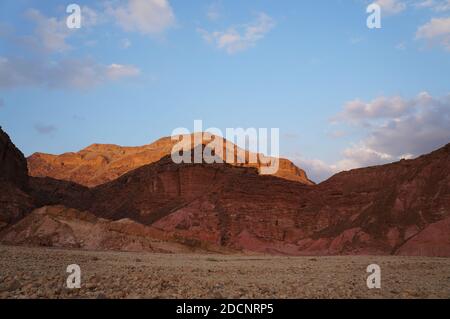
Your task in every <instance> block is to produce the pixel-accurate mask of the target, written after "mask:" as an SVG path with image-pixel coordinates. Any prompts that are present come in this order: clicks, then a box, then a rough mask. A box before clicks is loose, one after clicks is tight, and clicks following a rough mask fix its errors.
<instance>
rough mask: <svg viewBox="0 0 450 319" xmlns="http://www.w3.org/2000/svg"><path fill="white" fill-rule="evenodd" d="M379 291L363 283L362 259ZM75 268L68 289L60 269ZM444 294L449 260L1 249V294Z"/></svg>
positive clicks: (448, 293)
mask: <svg viewBox="0 0 450 319" xmlns="http://www.w3.org/2000/svg"><path fill="white" fill-rule="evenodd" d="M372 263H377V264H379V265H380V267H381V270H382V288H381V289H379V290H377V289H375V290H369V289H368V288H367V286H366V279H367V276H368V274H367V273H366V268H367V266H368V265H369V264H372ZM69 264H78V265H79V266H80V267H81V271H82V274H81V286H82V287H81V289H73V290H70V289H67V288H66V286H65V285H66V279H67V276H68V275H69V274H67V273H66V267H67V266H68V265H69ZM24 297H25V298H29V297H31V298H450V259H448V258H447V259H445V258H417V257H274V256H257V255H255V256H239V255H232V256H229V255H228V256H224V255H188V254H174V255H165V254H150V253H123V252H121V253H119V252H89V251H76V250H60V249H47V248H25V247H12V246H0V298H24Z"/></svg>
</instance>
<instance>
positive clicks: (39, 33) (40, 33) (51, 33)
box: [26, 9, 70, 52]
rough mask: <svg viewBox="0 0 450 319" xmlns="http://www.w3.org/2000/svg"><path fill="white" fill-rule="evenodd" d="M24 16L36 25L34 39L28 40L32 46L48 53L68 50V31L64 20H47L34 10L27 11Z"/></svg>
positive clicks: (52, 18)
mask: <svg viewBox="0 0 450 319" xmlns="http://www.w3.org/2000/svg"><path fill="white" fill-rule="evenodd" d="M26 16H27V17H28V18H29V19H30V20H32V21H33V22H34V23H35V24H36V29H35V37H31V38H29V40H30V41H31V42H32V44H33V45H35V46H36V47H40V48H42V49H44V50H45V51H50V52H55V51H56V52H62V51H66V50H68V49H69V48H70V46H69V45H68V44H67V43H66V39H67V37H68V36H69V35H70V29H69V28H67V26H66V21H65V19H64V18H62V19H59V20H58V19H57V18H54V17H51V18H48V17H45V16H44V15H42V14H41V13H40V12H39V11H38V10H36V9H29V10H28V11H27V12H26Z"/></svg>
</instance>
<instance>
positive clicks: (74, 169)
mask: <svg viewBox="0 0 450 319" xmlns="http://www.w3.org/2000/svg"><path fill="white" fill-rule="evenodd" d="M206 136H208V139H207V140H206ZM189 137H190V138H191V143H189V144H190V145H189V147H188V149H191V148H195V147H196V146H198V145H199V144H198V142H197V140H196V139H195V135H194V134H193V135H191V136H189ZM215 138H217V139H222V144H223V145H224V148H225V146H226V145H227V143H229V144H230V146H231V148H230V149H231V150H234V151H235V157H234V159H235V161H234V162H232V163H230V164H232V165H236V166H244V167H255V168H257V169H258V170H259V171H261V167H262V166H263V164H262V163H261V162H260V161H258V162H256V163H249V162H250V161H249V159H250V158H251V157H250V156H252V155H253V153H250V152H246V151H243V150H242V151H243V153H245V159H243V160H242V161H243V162H244V163H242V164H241V163H240V162H238V160H237V154H238V150H241V149H240V148H238V147H237V146H236V145H234V144H232V143H230V142H227V141H226V140H225V139H223V138H220V137H215V136H211V135H206V133H205V139H202V138H200V140H199V141H200V143H201V144H207V141H208V142H210V141H211V140H212V141H214V139H215ZM176 143H177V141H173V140H172V139H171V138H170V137H164V138H162V139H159V140H158V141H156V142H154V143H152V144H149V145H144V146H139V147H123V146H118V145H106V144H93V145H91V146H89V147H87V148H85V149H83V150H81V151H79V152H77V153H65V154H62V155H50V154H43V153H35V154H33V155H31V156H30V157H29V158H28V168H29V174H30V176H35V177H51V178H54V179H60V180H66V181H72V182H75V183H77V184H81V185H84V186H88V187H94V186H98V185H101V184H103V183H106V182H109V181H112V180H114V179H116V178H118V177H120V176H122V175H124V174H125V173H127V172H130V171H132V170H134V169H136V168H139V167H141V166H143V165H147V164H151V163H155V162H157V161H159V160H160V159H162V158H163V157H166V156H168V155H170V154H171V153H172V150H173V147H174V145H175V144H176ZM255 155H257V156H258V158H260V157H262V155H258V154H255ZM225 158H226V151H224V152H223V156H222V159H223V160H225ZM279 167H280V169H279V170H278V172H277V173H275V176H278V177H281V178H284V179H287V180H293V181H297V182H300V183H303V184H308V185H312V184H314V183H313V182H311V181H310V180H309V179H308V177H307V175H306V173H305V172H304V171H303V170H302V169H300V168H298V167H297V166H295V165H294V164H293V163H292V162H291V161H289V160H287V159H280V165H279Z"/></svg>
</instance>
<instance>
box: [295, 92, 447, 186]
mask: <svg viewBox="0 0 450 319" xmlns="http://www.w3.org/2000/svg"><path fill="white" fill-rule="evenodd" d="M374 101H377V102H376V103H373V102H369V103H365V102H362V101H358V102H357V103H355V102H354V101H351V102H349V103H346V104H345V105H344V111H343V112H342V113H341V114H339V115H338V116H337V117H336V118H339V119H340V121H343V122H344V123H349V124H351V125H355V124H356V127H357V128H360V129H361V130H362V133H363V134H365V137H364V138H362V139H361V140H360V141H359V142H358V143H355V144H353V145H351V146H350V147H348V148H346V149H344V150H343V152H342V159H340V160H338V161H336V162H335V163H332V164H328V163H325V162H323V161H321V160H317V159H312V160H311V159H305V158H302V157H296V158H294V159H293V160H294V161H295V162H296V163H298V164H299V165H300V167H302V168H304V169H305V170H306V172H307V173H308V174H309V175H311V178H312V179H313V180H314V181H318V182H319V181H322V180H324V179H326V178H328V177H330V176H331V175H332V174H335V173H337V172H340V171H343V170H350V169H354V168H360V167H367V166H373V165H380V164H386V163H390V162H395V161H398V160H400V159H403V158H404V159H410V158H414V157H417V156H419V155H422V154H427V153H429V152H431V151H433V150H436V149H438V148H439V147H442V146H444V145H446V144H447V143H450V94H449V95H447V96H445V97H443V98H434V97H432V96H431V95H430V94H428V93H426V92H423V93H420V94H418V96H417V97H415V98H412V99H403V98H400V97H393V98H385V97H382V98H377V99H374ZM349 105H358V107H359V108H361V111H356V110H355V109H354V108H353V107H350V108H349ZM342 115H344V116H342ZM367 123H368V125H365V124H367Z"/></svg>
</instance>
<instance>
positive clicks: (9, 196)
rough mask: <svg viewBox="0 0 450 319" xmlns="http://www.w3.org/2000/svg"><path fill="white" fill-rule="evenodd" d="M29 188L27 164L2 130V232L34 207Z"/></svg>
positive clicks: (0, 187) (0, 189)
mask: <svg viewBox="0 0 450 319" xmlns="http://www.w3.org/2000/svg"><path fill="white" fill-rule="evenodd" d="M27 188H28V174H27V162H26V160H25V158H24V156H23V154H22V152H20V151H19V150H18V149H17V148H16V146H15V145H14V144H13V143H12V142H11V140H10V138H9V136H8V134H6V133H5V132H4V131H3V130H2V129H1V128H0V230H1V229H3V228H4V227H6V226H7V225H9V224H11V223H13V222H15V221H17V220H19V219H20V218H22V217H23V216H24V215H25V214H26V213H27V212H28V211H29V210H30V209H31V208H32V207H33V203H32V199H31V198H30V196H28V195H27V193H26V190H27Z"/></svg>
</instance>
